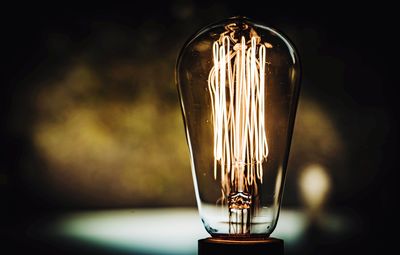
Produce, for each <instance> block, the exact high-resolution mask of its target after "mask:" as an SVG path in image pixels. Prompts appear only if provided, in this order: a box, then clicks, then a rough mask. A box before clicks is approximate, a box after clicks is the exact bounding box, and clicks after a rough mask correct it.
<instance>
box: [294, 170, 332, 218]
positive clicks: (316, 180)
mask: <svg viewBox="0 0 400 255" xmlns="http://www.w3.org/2000/svg"><path fill="white" fill-rule="evenodd" d="M330 185H331V184H330V179H329V176H328V174H327V172H326V170H325V169H324V168H323V167H322V166H321V165H318V164H313V165H309V166H307V167H306V168H304V169H303V171H302V172H301V173H300V179H299V186H300V191H301V194H302V198H303V200H304V202H305V204H306V206H307V207H308V209H309V210H310V211H311V212H315V211H318V209H320V208H321V206H322V205H323V203H324V202H325V200H326V197H327V194H328V192H329V189H330Z"/></svg>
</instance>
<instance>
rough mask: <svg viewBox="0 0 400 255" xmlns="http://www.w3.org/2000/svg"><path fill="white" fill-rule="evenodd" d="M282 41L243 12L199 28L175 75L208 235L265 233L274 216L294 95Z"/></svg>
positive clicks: (286, 44)
mask: <svg viewBox="0 0 400 255" xmlns="http://www.w3.org/2000/svg"><path fill="white" fill-rule="evenodd" d="M299 78H300V63H299V58H298V55H297V53H296V51H295V49H294V47H293V45H292V44H291V43H290V41H289V40H288V39H287V38H286V37H285V36H283V35H282V34H281V33H279V32H277V31H276V30H274V29H272V28H269V27H266V26H263V25H260V24H257V23H255V22H253V21H251V20H249V19H247V18H244V17H233V18H230V19H227V20H224V21H222V22H218V23H215V24H212V25H210V26H207V27H205V28H203V29H201V30H200V31H199V32H198V33H196V34H195V35H194V36H192V37H191V38H190V39H189V40H188V41H187V43H186V44H185V45H184V47H183V48H182V50H181V52H180V55H179V57H178V61H177V66H176V79H177V85H178V91H179V95H180V102H181V106H182V113H183V119H184V124H185V129H186V138H187V142H188V145H189V151H190V158H191V168H192V175H193V182H194V186H195V194H196V200H197V205H198V209H199V214H200V217H201V219H202V222H203V224H204V226H205V228H206V230H207V231H208V233H210V234H211V235H212V236H213V237H223V238H224V237H227V238H243V237H268V236H269V235H270V234H271V232H272V231H273V230H274V228H275V226H276V223H277V219H278V216H279V210H280V203H281V199H282V191H283V184H284V179H285V172H286V166H287V161H288V155H289V147H290V142H291V136H292V130H293V126H294V119H295V112H296V108H297V100H298V95H299V80H300V79H299Z"/></svg>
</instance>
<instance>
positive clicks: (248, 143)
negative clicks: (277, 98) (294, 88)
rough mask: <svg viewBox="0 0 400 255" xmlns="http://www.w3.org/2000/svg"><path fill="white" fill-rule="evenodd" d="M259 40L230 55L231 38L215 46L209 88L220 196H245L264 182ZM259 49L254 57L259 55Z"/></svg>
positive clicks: (262, 64)
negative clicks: (220, 188) (225, 194)
mask: <svg viewBox="0 0 400 255" xmlns="http://www.w3.org/2000/svg"><path fill="white" fill-rule="evenodd" d="M257 39H259V37H254V36H253V37H252V38H251V40H250V42H249V43H246V40H245V38H244V37H242V38H241V42H237V43H236V44H235V45H234V46H233V48H232V49H231V45H230V42H231V41H230V40H231V39H230V38H229V37H228V36H223V37H221V39H220V40H218V41H216V42H214V44H213V61H214V66H213V67H212V69H211V71H210V73H209V78H208V87H209V92H210V97H211V107H212V119H213V130H214V178H215V179H216V178H217V175H218V173H217V172H218V163H219V165H220V171H221V183H222V187H223V190H224V191H225V192H226V193H228V194H229V192H230V190H232V189H233V190H234V191H235V192H243V191H246V187H248V186H253V185H254V186H257V185H255V184H256V182H257V180H259V181H260V182H262V178H263V168H262V163H263V161H264V160H266V158H267V156H268V144H267V136H266V127H265V100H266V98H265V90H266V88H265V62H266V57H265V55H266V47H265V46H264V45H263V44H257ZM257 48H258V51H257Z"/></svg>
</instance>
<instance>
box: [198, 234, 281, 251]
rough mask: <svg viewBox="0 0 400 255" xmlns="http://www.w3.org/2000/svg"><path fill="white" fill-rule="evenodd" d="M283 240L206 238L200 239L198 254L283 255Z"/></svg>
mask: <svg viewBox="0 0 400 255" xmlns="http://www.w3.org/2000/svg"><path fill="white" fill-rule="evenodd" d="M283 250H284V248H283V240H281V239H277V238H265V239H240V240H232V239H221V238H215V237H214V238H213V237H211V238H205V239H200V240H199V247H198V255H221V254H230V255H243V254H259V255H283Z"/></svg>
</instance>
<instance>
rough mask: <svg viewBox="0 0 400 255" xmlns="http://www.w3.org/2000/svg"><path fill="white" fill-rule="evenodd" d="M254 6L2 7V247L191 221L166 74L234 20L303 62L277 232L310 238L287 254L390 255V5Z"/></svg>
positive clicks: (184, 152) (178, 120)
mask: <svg viewBox="0 0 400 255" xmlns="http://www.w3.org/2000/svg"><path fill="white" fill-rule="evenodd" d="M263 4H264V6H263V5H261V4H259V3H257V2H254V3H253V2H246V4H244V3H242V2H238V1H225V2H223V1H178V0H175V1H165V2H163V3H156V2H151V3H144V2H141V3H140V4H139V3H133V2H132V3H130V4H121V5H118V4H112V5H101V4H96V5H89V4H79V5H73V4H71V3H57V4H50V5H49V4H46V5H40V4H36V3H35V4H31V5H23V6H22V5H21V6H5V7H4V8H2V9H3V10H2V15H1V17H0V19H1V27H2V29H1V35H2V40H1V41H2V42H1V44H2V47H1V49H2V68H1V73H2V74H1V78H2V79H3V80H4V81H3V82H2V84H1V85H2V92H1V93H0V97H1V110H0V111H1V115H0V118H1V120H2V124H1V133H0V135H1V147H0V148H1V153H0V157H1V161H0V191H1V193H0V196H1V197H0V198H1V200H0V201H1V215H0V216H1V219H0V224H1V231H0V234H1V237H2V240H3V241H4V243H6V242H8V244H9V246H10V248H15V246H18V244H20V243H21V242H28V243H29V245H30V246H27V247H31V246H33V247H36V248H38V247H39V248H40V247H41V246H40V245H38V244H36V241H35V242H33V241H26V239H29V238H25V237H24V236H25V233H26V231H25V230H26V229H27V228H29V227H31V226H32V224H33V223H37V222H38V220H37V219H38V218H41V219H42V218H46V217H48V218H51V217H53V215H58V214H62V213H66V212H71V211H77V210H80V211H82V210H85V211H87V210H98V209H102V210H104V209H118V208H158V209H157V210H161V211H160V212H163V213H162V214H164V215H165V214H166V215H168V213H171V217H172V216H173V217H177V216H176V215H175V216H174V215H173V213H174V212H175V211H171V212H170V211H163V210H165V209H166V208H177V207H179V208H181V207H185V208H195V206H196V205H195V197H194V190H193V184H192V178H191V171H190V164H189V154H188V149H187V145H186V140H185V134H184V129H183V122H182V117H181V112H180V106H179V101H178V96H177V91H176V86H175V81H174V68H175V61H176V58H177V55H178V52H179V50H180V48H181V47H182V45H183V44H184V42H185V41H186V39H188V37H189V36H190V35H192V34H193V33H195V32H196V31H197V30H198V29H199V28H202V27H204V26H206V25H208V24H210V23H212V22H215V21H218V20H220V19H224V18H226V17H229V16H233V15H245V16H248V17H250V18H252V19H254V20H256V21H259V22H261V23H264V24H266V25H268V26H271V27H274V28H278V29H279V30H280V31H282V32H283V33H284V34H286V35H287V36H288V37H289V38H291V40H292V41H293V43H294V44H295V45H296V46H297V49H298V51H299V54H300V57H301V61H302V68H303V70H302V75H303V77H302V90H301V95H300V102H299V108H298V113H297V119H296V124H295V130H294V136H293V141H292V148H291V154H290V160H289V166H288V171H287V180H286V186H285V193H284V199H283V205H282V207H283V208H284V209H285V210H288V211H290V212H296V213H297V214H299V215H301V217H300V218H299V217H297V221H294V223H293V224H294V225H293V226H290V225H289V226H287V228H288V229H291V228H296V224H297V225H298V224H303V225H304V222H307V224H306V227H304V228H303V229H302V230H301V233H300V236H301V238H300V237H296V238H300V239H301V240H300V239H299V240H300V241H299V240H297V241H298V242H297V245H295V246H291V247H289V250H288V252H289V253H290V254H314V253H315V254H317V253H318V254H321V253H322V254H334V253H335V254H336V253H338V252H345V251H349V250H350V251H357V252H365V253H369V252H371V253H374V252H377V251H382V250H386V249H389V248H390V246H391V245H392V243H391V241H392V238H391V237H390V234H389V232H388V229H391V228H393V227H394V224H397V223H396V220H395V215H396V214H395V211H394V207H395V205H396V203H397V201H398V198H397V194H398V191H397V187H396V181H397V176H398V174H397V171H396V170H397V164H395V160H396V157H397V156H398V152H397V142H398V132H397V131H398V124H397V121H396V118H397V116H398V107H396V103H397V99H396V97H397V93H395V91H396V86H397V80H396V79H395V78H396V77H394V76H392V75H393V74H395V72H396V71H397V70H395V69H397V64H396V60H397V58H396V56H395V54H397V53H396V52H394V49H393V48H395V46H396V45H395V43H393V41H392V39H391V33H392V32H395V30H394V24H395V15H393V13H392V11H391V10H390V7H389V6H387V7H386V8H383V7H379V6H357V7H348V6H344V5H341V4H340V3H336V2H335V5H334V6H333V3H329V4H324V6H306V5H305V4H302V5H298V6H295V5H291V6H276V5H271V6H269V5H266V3H265V2H264V3H263ZM330 4H332V6H330ZM378 17H379V18H378ZM160 208H161V209H160ZM155 217H156V216H155ZM283 218H284V217H283ZM40 224H41V223H37V229H39V230H40V229H41V225H40ZM155 231H156V230H155ZM288 238H289V239H290V238H291V237H290V236H289V237H288ZM10 240H11V242H9V241H10ZM29 240H30V239H29ZM289 243H290V242H289ZM60 245H61V246H63V245H64V244H58V245H55V248H57V249H61V248H60ZM155 245H156V244H155ZM39 248H38V249H39ZM3 249H5V248H3ZM40 249H42V248H40ZM321 251H322V252H321ZM49 254H51V253H49Z"/></svg>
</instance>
